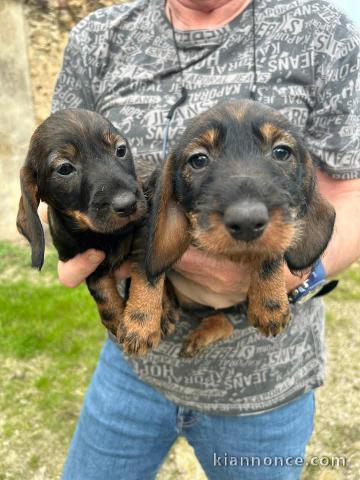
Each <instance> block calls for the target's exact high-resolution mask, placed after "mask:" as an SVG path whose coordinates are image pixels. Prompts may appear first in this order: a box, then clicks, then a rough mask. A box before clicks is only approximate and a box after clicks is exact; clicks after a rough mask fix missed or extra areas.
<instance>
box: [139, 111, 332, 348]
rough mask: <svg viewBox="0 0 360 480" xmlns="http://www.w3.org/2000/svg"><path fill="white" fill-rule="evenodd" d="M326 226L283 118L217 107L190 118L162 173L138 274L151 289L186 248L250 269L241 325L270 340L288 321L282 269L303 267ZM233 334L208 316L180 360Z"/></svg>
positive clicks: (298, 145)
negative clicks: (244, 320) (146, 249)
mask: <svg viewBox="0 0 360 480" xmlns="http://www.w3.org/2000/svg"><path fill="white" fill-rule="evenodd" d="M334 220H335V212H334V209H333V208H332V207H331V205H330V204H329V203H328V202H327V201H326V200H325V199H324V198H323V197H322V196H321V195H320V193H319V191H318V189H317V185H316V180H315V172H314V168H313V163H312V160H311V156H310V154H309V152H308V151H307V149H306V147H305V145H304V141H303V140H302V138H301V137H300V136H299V134H298V132H297V131H296V130H295V129H294V128H293V127H292V126H291V124H290V123H289V122H288V121H287V120H286V118H285V117H284V116H282V115H281V114H279V113H278V112H276V111H275V110H273V109H271V108H269V107H266V106H264V105H262V104H260V103H257V102H252V101H238V102H233V103H224V104H220V105H218V106H216V107H214V108H212V109H210V110H209V111H207V112H206V113H204V114H201V115H199V116H197V117H196V118H194V119H193V121H192V122H191V123H190V125H189V127H188V128H187V129H186V131H185V132H184V134H183V135H182V137H181V138H180V140H179V142H178V143H177V145H176V146H175V148H174V149H173V150H172V153H171V154H170V155H169V157H168V159H167V161H166V163H165V165H164V167H163V171H162V176H161V179H160V181H159V184H158V187H157V191H156V194H155V198H154V205H153V212H152V219H151V232H150V243H151V248H150V249H149V252H150V253H149V255H148V258H147V272H148V275H149V278H150V279H152V280H155V279H156V278H158V277H159V275H160V274H161V273H162V272H164V271H166V269H168V268H169V267H170V266H171V265H173V264H174V262H176V261H177V260H178V259H179V257H180V256H181V255H182V253H183V252H184V251H185V249H186V248H187V247H188V246H189V244H192V245H195V246H196V247H197V248H199V249H200V250H202V251H204V252H208V253H210V254H212V255H216V256H218V257H226V258H228V259H230V260H232V261H234V262H250V263H251V265H252V274H251V280H250V288H249V292H248V310H247V312H248V313H247V315H248V320H249V322H251V324H252V325H254V326H255V327H257V328H258V329H260V330H261V331H262V332H263V333H264V334H265V335H274V336H275V335H277V334H278V333H279V332H280V331H281V330H282V329H283V328H284V326H285V325H286V324H287V322H288V320H289V304H288V296H287V292H286V288H285V281H284V269H283V267H284V262H286V263H287V265H288V266H289V268H290V269H291V270H292V271H299V270H300V271H301V270H304V269H306V268H308V267H310V266H311V265H312V264H313V263H314V262H315V260H317V259H318V258H319V257H320V255H321V254H322V253H323V251H324V249H325V248H326V246H327V244H328V242H329V240H330V237H331V235H332V231H333V225H334ZM232 329H233V328H232V326H231V324H230V323H229V321H228V320H227V319H226V317H225V316H224V315H223V314H222V313H221V312H220V313H219V312H216V311H215V310H214V314H213V315H211V316H207V317H206V318H204V319H203V320H202V322H201V324H200V326H199V327H198V328H197V329H196V330H194V331H193V332H192V333H191V334H190V336H189V337H188V339H187V340H186V342H185V344H184V346H183V349H182V355H185V356H193V355H195V354H196V353H197V352H198V351H200V350H201V349H203V348H205V347H206V346H207V345H209V344H210V343H212V342H214V341H216V340H219V339H222V338H225V337H227V336H228V335H230V334H231V332H232Z"/></svg>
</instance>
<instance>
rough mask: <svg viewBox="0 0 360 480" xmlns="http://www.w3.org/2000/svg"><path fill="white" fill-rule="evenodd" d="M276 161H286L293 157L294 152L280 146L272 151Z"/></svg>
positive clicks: (285, 146) (284, 146)
mask: <svg viewBox="0 0 360 480" xmlns="http://www.w3.org/2000/svg"><path fill="white" fill-rule="evenodd" d="M272 153H273V156H274V158H275V159H276V160H281V161H285V160H287V159H288V158H289V157H290V156H291V155H292V153H293V152H292V150H291V148H290V147H288V146H287V145H278V146H277V147H275V148H274V149H273V151H272Z"/></svg>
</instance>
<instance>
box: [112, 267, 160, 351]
mask: <svg viewBox="0 0 360 480" xmlns="http://www.w3.org/2000/svg"><path fill="white" fill-rule="evenodd" d="M164 279H165V276H164V275H162V276H161V277H159V279H158V280H157V282H156V283H155V284H154V285H152V284H150V283H149V282H148V280H147V278H146V275H145V272H142V271H141V269H140V267H139V266H138V265H134V267H133V269H132V272H131V284H130V292H129V298H128V300H127V302H126V307H125V310H124V315H123V319H122V321H121V322H120V325H119V328H118V332H117V338H118V341H119V342H120V343H122V344H123V348H124V350H125V352H126V353H128V354H129V355H144V354H146V353H147V351H148V350H149V349H151V348H154V347H156V346H157V345H158V344H159V342H160V338H161V315H162V302H163V291H164Z"/></svg>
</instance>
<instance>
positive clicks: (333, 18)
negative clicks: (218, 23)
mask: <svg viewBox="0 0 360 480" xmlns="http://www.w3.org/2000/svg"><path fill="white" fill-rule="evenodd" d="M251 14H252V12H251V5H250V6H249V7H247V8H246V10H245V11H244V12H242V13H241V14H240V15H239V16H238V17H236V18H235V19H234V20H232V21H231V22H230V23H229V24H228V25H226V26H224V27H221V28H218V29H215V30H196V31H195V30H192V31H176V39H177V44H178V47H179V53H180V61H181V65H182V67H183V79H182V76H181V74H180V72H179V66H178V62H177V60H176V52H175V48H174V42H173V38H172V32H171V28H170V24H169V22H168V20H167V18H166V16H165V14H164V10H163V2H162V0H153V1H150V0H140V1H138V2H135V3H132V4H122V5H114V6H113V7H109V8H105V9H101V10H98V11H96V12H94V13H93V14H91V15H90V16H88V17H87V18H85V19H84V20H82V21H81V22H80V23H79V24H78V25H77V26H76V27H75V29H74V30H73V31H72V33H71V35H70V39H69V43H68V46H67V47H66V50H65V55H64V63H63V66H62V69H61V72H60V74H59V77H58V81H57V85H56V90H55V94H54V101H53V110H59V109H63V108H75V107H82V108H88V109H91V110H96V111H98V112H100V113H101V114H103V115H104V116H106V117H107V118H108V119H109V120H111V121H112V122H113V123H114V124H115V125H116V126H117V127H118V128H119V129H120V131H122V132H123V134H125V135H126V136H127V138H128V139H129V142H130V144H131V146H132V150H133V153H134V155H135V161H136V166H137V170H138V172H139V174H140V175H141V176H143V177H146V176H148V175H149V174H150V173H151V172H152V170H153V169H154V168H155V167H156V166H159V165H161V163H162V157H161V145H162V139H163V134H164V124H165V116H166V114H167V112H168V110H169V108H170V107H171V106H172V104H173V103H174V102H175V101H176V100H177V99H178V98H179V95H180V88H181V82H182V81H183V82H185V84H186V87H187V89H188V91H189V96H188V99H187V101H186V103H185V104H184V105H182V106H181V107H180V108H178V109H177V110H176V112H175V115H174V118H173V120H172V123H171V128H170V146H171V143H173V141H174V139H175V138H176V136H177V135H179V134H180V133H181V132H182V131H183V130H184V128H185V126H186V122H187V120H188V119H190V118H192V117H193V116H194V115H197V114H199V113H201V112H203V111H204V110H206V109H208V108H209V107H211V106H213V105H214V104H215V103H217V102H219V101H224V100H230V99H236V98H248V97H249V91H250V88H251V86H252V84H253V80H254V62H253V40H254V38H253V29H252V15H251ZM255 32H256V33H255V43H256V72H257V100H259V101H261V102H264V103H267V104H270V105H272V106H274V107H275V108H276V109H278V110H280V111H281V112H282V113H284V114H285V115H286V116H287V117H288V118H289V119H290V120H291V121H292V122H293V123H294V124H296V125H297V126H298V127H299V128H300V129H301V130H302V131H303V133H304V136H305V139H306V141H307V143H308V145H309V148H310V149H311V151H312V153H313V158H314V161H315V162H316V163H317V165H318V166H319V167H320V168H322V169H323V170H324V171H326V172H327V173H328V174H329V175H331V176H332V177H334V178H337V179H350V178H358V177H360V148H359V141H360V140H359V139H360V122H359V88H360V85H359V80H358V70H359V44H360V41H359V36H358V34H357V33H356V31H354V27H353V25H352V24H351V23H349V21H348V20H347V19H346V18H345V17H344V16H343V15H341V14H340V13H339V11H338V10H337V9H336V8H335V7H333V6H332V5H331V4H329V3H328V2H327V1H325V0H301V1H300V0H280V1H278V0H258V1H257V2H256V9H255ZM229 318H230V321H231V322H232V323H233V325H234V326H235V331H234V333H233V334H232V335H231V337H230V338H228V339H226V340H223V341H221V342H218V343H217V344H214V345H213V346H211V347H210V348H208V349H207V350H206V351H205V352H203V353H202V354H201V355H199V356H198V357H196V358H194V359H183V358H179V356H178V354H179V350H180V347H181V343H182V341H183V339H184V337H185V336H186V334H187V333H188V332H189V330H190V328H193V327H194V325H195V323H196V320H195V319H192V318H188V317H187V318H185V317H184V318H183V319H182V320H183V321H182V322H181V323H180V324H179V325H178V326H177V329H176V332H175V334H174V335H173V336H172V337H170V338H168V339H165V340H164V341H163V342H162V343H161V344H160V346H159V347H158V348H157V349H156V350H154V351H153V352H151V353H150V354H148V355H147V356H146V357H145V358H140V359H129V361H130V363H131V365H132V366H133V368H134V370H135V371H136V372H137V373H138V375H139V376H140V377H141V378H142V379H143V380H144V381H145V382H148V383H149V384H151V385H153V386H154V387H156V388H157V389H159V390H160V391H161V392H163V393H164V395H165V396H166V397H167V398H169V399H170V400H172V401H174V402H175V403H177V404H180V405H183V406H187V407H191V408H194V409H198V410H201V411H205V412H208V413H218V414H227V415H239V414H249V413H258V412H261V411H264V410H268V409H271V408H274V407H276V406H278V405H281V404H283V403H285V402H288V401H290V400H291V399H293V398H295V397H297V396H298V395H300V394H301V393H303V392H305V391H308V390H309V389H312V388H315V387H317V386H319V385H321V384H322V383H323V378H324V312H323V305H322V303H321V301H319V300H312V301H309V302H307V303H306V304H305V305H302V306H300V305H296V306H294V307H292V319H291V322H290V324H289V326H288V328H287V329H286V330H285V331H284V332H283V333H282V334H280V335H279V336H278V337H276V338H275V339H273V338H265V337H263V336H262V335H261V334H260V333H259V332H258V331H257V330H256V329H254V328H253V327H252V326H250V325H249V324H248V323H247V320H246V314H245V310H244V309H242V308H239V313H238V314H236V315H235V314H231V315H229Z"/></svg>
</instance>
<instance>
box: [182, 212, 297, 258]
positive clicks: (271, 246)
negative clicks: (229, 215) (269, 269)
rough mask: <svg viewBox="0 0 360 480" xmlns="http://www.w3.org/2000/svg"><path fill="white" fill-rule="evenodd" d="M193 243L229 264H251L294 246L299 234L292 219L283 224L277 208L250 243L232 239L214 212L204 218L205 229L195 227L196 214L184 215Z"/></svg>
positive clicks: (196, 221) (197, 223) (281, 213)
mask: <svg viewBox="0 0 360 480" xmlns="http://www.w3.org/2000/svg"><path fill="white" fill-rule="evenodd" d="M188 217H189V220H190V223H191V226H192V237H193V242H194V244H195V245H196V246H197V247H199V248H200V249H201V250H204V251H206V252H208V253H210V254H212V255H218V256H222V257H226V258H228V259H230V260H232V261H237V262H239V261H252V260H256V259H259V258H262V257H275V256H278V255H282V254H284V252H285V251H286V250H287V249H288V248H289V247H290V246H291V245H294V244H296V242H297V240H298V238H299V236H300V234H301V223H300V222H297V221H295V220H291V221H290V222H285V221H284V214H283V212H282V210H281V209H274V210H273V211H272V212H271V215H270V221H269V224H268V225H267V227H266V229H265V231H264V233H263V234H262V235H261V236H260V237H259V238H257V239H256V240H253V241H251V242H244V241H241V240H236V239H234V238H233V237H232V236H231V235H230V233H229V232H228V231H227V229H226V227H225V225H224V223H223V220H222V218H221V216H220V215H219V214H218V213H210V214H209V215H208V222H207V223H208V227H207V228H206V229H204V227H202V226H200V224H199V221H198V220H199V214H197V213H189V214H188Z"/></svg>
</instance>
